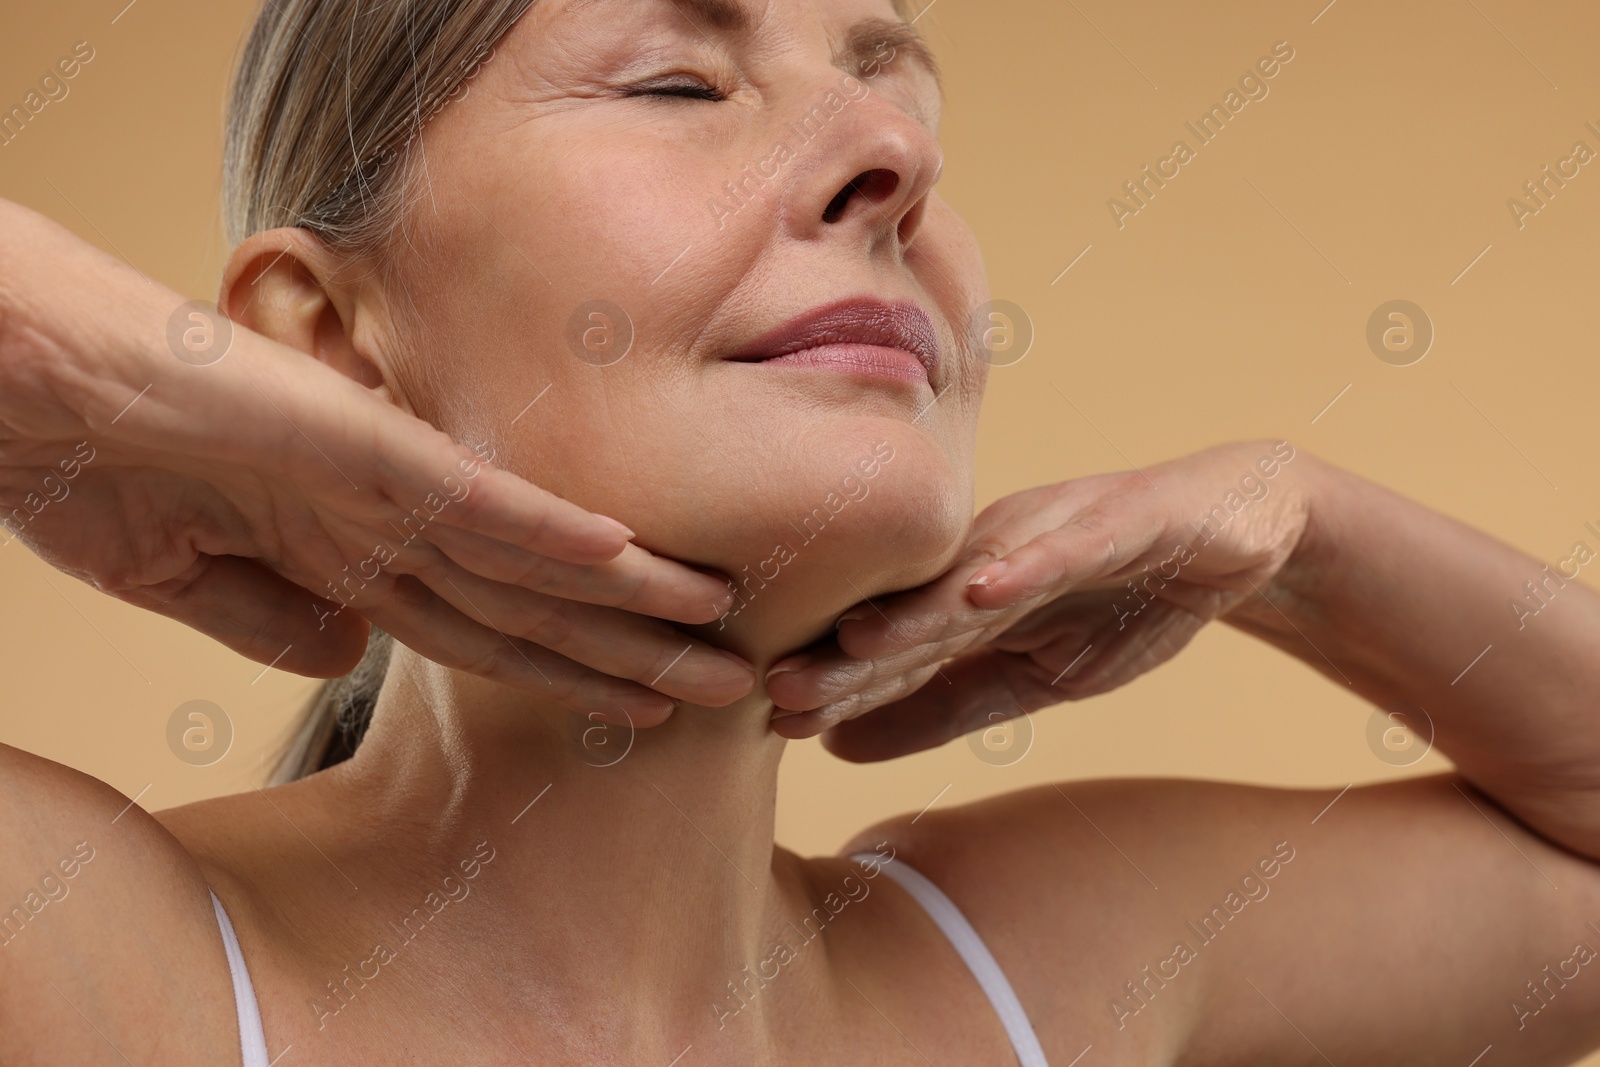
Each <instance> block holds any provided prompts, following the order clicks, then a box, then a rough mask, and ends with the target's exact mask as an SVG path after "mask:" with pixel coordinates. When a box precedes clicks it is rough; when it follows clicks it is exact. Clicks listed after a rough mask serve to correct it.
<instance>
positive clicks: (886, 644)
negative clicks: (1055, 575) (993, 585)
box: [774, 555, 1009, 666]
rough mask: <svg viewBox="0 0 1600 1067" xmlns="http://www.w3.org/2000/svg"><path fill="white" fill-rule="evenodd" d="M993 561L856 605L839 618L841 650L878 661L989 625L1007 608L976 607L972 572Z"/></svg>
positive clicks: (973, 563) (976, 561) (982, 560)
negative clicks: (970, 595)
mask: <svg viewBox="0 0 1600 1067" xmlns="http://www.w3.org/2000/svg"><path fill="white" fill-rule="evenodd" d="M992 560H993V557H992V555H985V556H981V557H976V558H973V559H971V560H969V561H968V562H966V563H965V564H957V565H955V566H954V567H952V568H951V569H950V570H948V571H946V572H945V573H944V574H943V575H941V576H940V577H938V578H936V579H935V580H934V581H932V582H930V583H928V584H927V585H924V586H921V587H919V588H916V589H912V590H908V591H906V592H904V593H898V594H895V595H894V596H888V597H883V598H881V599H879V600H877V601H870V600H869V601H865V602H863V603H861V604H858V605H856V606H855V607H854V608H852V609H851V610H850V611H847V612H846V613H845V614H844V615H843V616H841V617H840V620H839V623H838V626H837V630H838V639H839V645H840V647H841V648H843V649H844V650H845V651H846V652H848V653H849V654H850V655H852V656H855V657H857V658H859V659H876V658H879V657H881V656H885V655H888V654H890V653H893V652H900V651H905V650H907V649H912V648H918V647H924V648H926V647H928V646H932V645H936V644H938V643H939V642H942V641H947V640H949V639H951V638H954V637H960V636H962V635H963V634H967V633H971V632H972V631H973V630H976V629H979V628H981V627H984V626H987V625H990V624H991V623H992V621H993V619H994V617H995V614H996V612H997V610H1003V609H996V608H993V607H989V606H987V605H984V606H977V605H974V604H973V603H972V601H971V600H970V599H968V597H967V593H966V587H967V579H968V578H969V577H970V576H971V574H972V573H973V572H974V571H976V570H977V569H978V568H979V567H981V566H984V565H986V564H988V563H990V562H992ZM1007 607H1009V605H1007ZM774 666H776V664H774Z"/></svg>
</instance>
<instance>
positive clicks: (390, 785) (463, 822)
mask: <svg viewBox="0 0 1600 1067" xmlns="http://www.w3.org/2000/svg"><path fill="white" fill-rule="evenodd" d="M771 710H772V704H771V701H770V700H768V699H767V698H766V695H765V692H764V690H762V689H761V688H759V687H758V689H757V691H756V692H754V693H752V694H751V695H750V696H748V697H746V698H744V699H742V700H740V701H738V702H737V703H736V704H734V705H732V706H729V707H726V708H702V707H694V706H688V707H682V708H680V710H679V711H677V712H676V713H674V715H673V716H672V718H671V719H669V720H668V721H667V722H665V723H663V724H662V725H660V726H657V727H654V728H652V729H649V730H639V731H636V732H633V734H632V736H631V737H629V736H628V734H629V731H627V730H626V729H625V728H620V727H612V728H606V727H603V726H601V725H600V724H597V723H593V722H588V721H585V720H584V719H583V718H582V717H580V716H579V715H578V714H577V713H574V712H572V711H570V710H568V709H566V708H563V707H560V706H553V705H549V704H547V703H541V702H539V701H538V700H537V699H536V698H535V697H534V696H532V695H531V694H527V693H522V692H518V691H513V690H511V689H508V688H506V687H504V686H500V685H496V684H494V683H489V682H486V681H484V680H483V679H481V678H477V677H474V676H471V675H468V674H464V673H462V672H458V671H453V670H449V669H447V668H444V667H441V666H439V665H437V664H434V663H431V662H429V661H427V660H426V659H424V658H422V657H420V656H417V655H416V654H415V653H412V652H411V651H409V650H408V649H405V648H403V647H401V646H397V647H396V649H395V656H394V660H393V662H392V663H391V666H390V671H389V675H388V677H387V678H386V680H385V684H384V688H383V691H382V693H381V695H380V697H379V700H378V705H377V708H376V710H375V713H374V717H373V722H372V727H371V729H370V730H369V731H368V735H367V737H366V739H365V740H363V742H362V744H361V746H360V748H359V749H358V750H357V753H356V755H355V757H354V758H352V760H351V761H350V762H349V765H348V769H347V771H346V773H345V775H344V776H343V782H344V783H345V786H346V787H347V788H350V789H352V790H355V791H358V792H359V799H358V800H355V801H354V803H355V804H357V805H358V806H359V807H360V808H361V809H363V810H369V811H374V812H375V813H381V814H379V815H378V817H377V819H376V825H375V826H374V830H375V832H376V834H377V836H378V837H379V838H381V837H382V836H384V835H386V834H392V835H393V839H394V841H395V844H394V846H393V849H394V852H393V855H394V856H395V857H397V861H399V858H400V857H403V861H399V862H403V867H404V868H405V869H409V870H411V871H412V872H413V875H412V876H414V871H415V865H416V860H418V859H426V860H427V861H431V862H432V863H433V864H434V865H435V866H438V867H439V868H440V869H441V870H443V869H445V868H449V867H454V866H455V865H456V864H457V861H458V860H460V859H462V858H463V857H467V856H470V855H472V854H473V852H474V849H475V848H477V847H478V846H479V845H480V843H481V842H485V841H486V842H487V843H488V846H489V847H490V848H491V849H493V851H494V855H495V858H494V860H492V861H491V862H489V863H487V864H485V865H484V867H483V870H482V873H481V874H480V875H479V877H478V879H477V881H478V888H481V889H483V890H485V892H484V893H483V894H482V900H483V902H485V903H487V904H488V905H489V906H488V907H479V908H473V907H471V906H470V905H468V906H463V907H460V908H459V914H457V915H456V916H454V917H453V919H454V920H455V921H456V922H458V923H462V924H470V925H471V926H472V927H477V928H481V933H482V936H483V937H484V938H485V939H487V940H488V941H490V942H491V943H496V944H499V945H501V946H503V949H504V950H503V952H502V953H501V955H502V958H501V959H500V960H498V961H497V963H498V964H499V968H500V973H499V974H498V976H497V977H498V979H499V980H501V981H504V982H506V983H508V987H509V988H514V989H516V990H518V992H519V994H520V996H521V997H522V999H524V1000H525V1001H527V1002H528V1003H530V1004H537V1005H538V1007H539V1011H540V1012H541V1013H543V1015H544V1016H545V1017H548V1018H552V1019H556V1020H561V1019H567V1020H569V1022H570V1026H571V1027H573V1028H574V1029H575V1032H581V1033H583V1034H584V1035H585V1041H592V1040H596V1039H597V1036H596V1034H595V1028H596V1025H597V1023H596V1019H595V1015H594V1011H593V1006H594V1004H595V1003H617V1002H619V1001H618V998H619V997H622V998H623V1000H625V1002H627V1003H629V1004H630V1005H631V1007H630V1010H629V1012H627V1013H621V1015H620V1016H619V1017H618V1018H616V1019H615V1020H612V1021H609V1022H607V1023H605V1024H603V1025H605V1026H614V1027H616V1028H617V1032H615V1033H611V1034H608V1035H606V1036H604V1037H599V1038H598V1040H601V1041H602V1043H604V1044H607V1045H610V1046H611V1047H612V1048H613V1051H615V1050H616V1049H617V1048H618V1047H619V1046H620V1047H627V1048H630V1049H632V1050H634V1051H636V1052H638V1053H639V1054H644V1053H645V1052H646V1051H647V1050H648V1052H649V1053H651V1054H652V1055H653V1054H654V1052H655V1051H656V1042H658V1041H665V1042H666V1043H667V1044H671V1043H672V1042H673V1041H678V1047H677V1048H674V1049H672V1050H671V1051H670V1052H669V1054H668V1055H667V1056H666V1058H665V1059H664V1060H662V1062H667V1061H669V1060H670V1059H671V1058H672V1055H674V1054H676V1052H677V1051H678V1050H679V1049H681V1048H682V1046H683V1044H684V1043H685V1042H688V1041H693V1040H695V1039H696V1035H699V1036H700V1037H701V1038H706V1037H708V1033H707V1031H708V1028H709V1031H710V1032H711V1033H719V1031H718V1028H717V1027H716V1025H715V1021H716V1018H717V1014H716V1011H717V1009H716V1008H715V1007H714V1006H715V1005H717V1004H719V1003H725V1002H726V1000H727V997H728V995H729V994H728V988H729V983H732V982H737V981H738V980H740V979H741V977H743V975H744V974H746V973H747V972H746V971H745V968H746V967H747V966H754V965H755V964H756V963H757V961H759V960H761V959H762V958H763V957H764V956H765V955H767V954H768V952H769V950H770V947H771V945H770V942H771V941H772V939H773V931H774V930H776V929H781V928H784V927H785V926H786V925H787V924H788V923H790V922H792V921H794V917H795V916H797V915H804V914H807V913H808V912H809V911H810V909H811V908H812V907H813V905H814V904H815V899H814V897H815V893H816V890H815V887H814V886H812V885H811V884H810V882H809V881H808V880H807V877H806V874H805V871H804V869H803V867H802V865H801V863H800V862H799V861H798V860H797V859H796V858H795V857H794V856H793V855H792V854H790V853H788V852H786V851H785V850H782V849H778V848H777V847H776V846H775V843H774V837H773V835H774V826H775V819H776V797H777V772H778V764H779V760H780V758H781V756H782V754H783V750H784V746H785V744H786V742H785V741H784V740H783V739H782V738H781V737H778V736H777V735H776V734H773V733H772V732H771V730H770V729H769V727H768V723H769V720H770V714H771ZM418 840H421V841H422V842H423V844H421V845H420V846H419V845H418V843H417V842H418ZM373 847H374V849H375V851H376V850H381V848H382V847H383V846H382V843H381V841H374V842H373ZM419 849H420V855H419ZM457 853H459V855H457ZM396 874H397V877H407V875H403V874H401V873H400V870H399V869H397V872H396ZM814 959H815V961H816V962H817V964H818V965H819V966H822V965H824V964H823V960H824V959H825V957H824V954H822V953H817V954H816V956H815V957H814ZM801 981H803V980H801ZM763 1007H764V1005H763V1004H760V1003H754V1002H752V1003H751V1005H750V1009H751V1010H748V1011H742V1012H741V1013H740V1016H741V1018H740V1024H741V1025H740V1027H739V1033H740V1035H742V1036H740V1037H738V1038H730V1039H731V1040H739V1041H741V1042H750V1043H753V1044H754V1045H756V1046H765V1045H767V1044H768V1043H769V1042H770V1035H769V1034H768V1033H767V1032H766V1027H765V1026H764V1020H763V1016H764V1015H765V1012H764V1011H762V1008H763ZM622 1016H625V1017H622ZM559 1025H560V1024H559V1023H558V1026H559ZM552 1036H554V1035H552ZM680 1036H681V1037H682V1040H681V1041H679V1040H678V1038H679V1037H680ZM723 1036H724V1035H723V1033H719V1040H720V1039H721V1038H722V1037H723ZM752 1051H754V1050H752ZM641 1062H642V1061H641ZM752 1062H754V1061H752Z"/></svg>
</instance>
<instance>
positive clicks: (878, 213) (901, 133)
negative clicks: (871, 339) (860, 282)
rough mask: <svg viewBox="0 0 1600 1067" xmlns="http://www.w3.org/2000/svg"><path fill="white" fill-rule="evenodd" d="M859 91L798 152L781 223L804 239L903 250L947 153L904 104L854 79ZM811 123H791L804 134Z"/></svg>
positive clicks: (816, 112)
mask: <svg viewBox="0 0 1600 1067" xmlns="http://www.w3.org/2000/svg"><path fill="white" fill-rule="evenodd" d="M850 83H854V86H855V89H856V91H855V92H854V93H851V94H848V95H847V94H844V93H839V92H835V93H834V94H833V95H834V96H835V98H836V99H837V100H841V101H843V104H842V106H840V107H839V110H838V112H837V113H835V114H831V118H829V120H828V122H827V124H826V125H825V126H823V127H822V128H821V129H820V130H819V131H818V132H817V133H816V134H815V136H813V137H812V138H811V140H810V141H808V142H807V143H805V144H804V145H803V146H802V147H801V148H800V150H799V152H798V153H797V155H798V156H799V163H800V166H799V167H798V168H797V169H796V171H795V172H794V173H793V175H792V178H791V181H790V182H789V184H788V186H787V187H786V189H785V190H784V199H783V205H782V208H781V209H780V210H781V215H782V223H783V225H784V227H785V229H786V230H787V231H788V232H789V233H790V235H791V236H793V237H795V238H797V239H800V240H817V239H821V238H825V237H845V238H846V239H855V240H858V241H861V242H862V243H864V244H865V245H866V246H867V247H869V248H870V249H874V250H876V249H879V248H881V247H882V246H884V245H886V244H887V245H891V246H892V248H893V250H894V251H895V252H897V253H903V252H904V251H905V250H906V249H907V248H908V247H909V246H910V245H911V243H912V241H914V240H915V239H916V236H917V232H918V230H919V229H920V228H921V226H922V220H923V216H924V214H925V212H926V209H927V201H928V195H929V194H930V193H931V192H932V190H933V187H934V184H935V183H936V182H937V181H938V180H939V172H940V170H941V169H942V168H943V166H944V156H943V153H941V152H940V150H939V142H938V141H937V139H935V137H934V135H933V133H932V132H931V131H930V130H929V129H928V128H927V127H926V126H924V125H923V124H922V123H921V122H919V121H917V120H916V119H914V118H912V117H911V116H910V115H909V114H907V113H906V112H905V111H903V110H902V109H901V108H899V107H898V106H896V105H895V104H893V103H891V102H890V101H888V100H886V99H885V98H883V97H882V96H880V95H879V94H877V93H875V92H872V91H871V90H870V89H869V88H868V87H867V84H866V82H864V81H861V80H859V79H854V78H850V79H847V80H846V84H847V85H848V84H850ZM819 114H830V112H829V111H828V110H827V109H826V108H823V107H819V108H817V109H814V110H813V111H812V112H810V113H809V114H808V115H807V117H806V118H807V120H808V122H807V123H801V124H795V123H791V124H790V126H789V128H790V130H791V131H793V132H794V133H795V135H796V137H797V138H798V136H800V135H802V134H803V133H805V132H808V129H809V124H810V123H814V122H815V118H816V116H817V115H819Z"/></svg>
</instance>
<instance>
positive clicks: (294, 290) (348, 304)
mask: <svg viewBox="0 0 1600 1067" xmlns="http://www.w3.org/2000/svg"><path fill="white" fill-rule="evenodd" d="M341 266H343V264H342V262H341V261H340V260H339V258H338V257H336V256H335V255H334V254H333V253H332V252H330V251H329V250H328V248H327V246H325V245H324V244H323V243H322V241H320V240H319V239H318V238H317V237H316V235H315V234H312V233H311V232H310V231H308V230H302V229H287V228H286V229H278V230H267V231H264V232H262V233H256V234H251V235H250V236H249V237H247V238H245V239H244V240H243V241H241V242H240V243H239V246H238V247H237V248H235V249H234V250H233V254H232V256H230V257H229V259H228V266H227V269H226V270H225V271H224V272H223V276H222V291H221V298H220V299H219V300H218V305H219V307H221V309H222V311H223V313H224V314H226V315H227V317H228V318H229V319H230V320H232V321H233V322H235V323H238V324H239V325H240V326H243V327H245V328H246V329H249V330H253V331H255V332H256V333H259V334H261V335H262V336H264V337H268V338H270V339H272V340H274V341H277V342H279V343H280V344H285V345H289V346H290V347H292V348H297V349H299V350H300V351H302V352H304V353H306V354H307V355H309V356H312V357H314V358H316V359H318V360H321V361H322V362H323V363H326V364H327V365H328V366H330V367H332V368H333V369H334V370H337V371H338V372H339V373H341V374H344V375H346V376H347V377H349V378H351V379H353V380H354V381H356V382H357V383H359V384H361V385H364V386H366V387H367V388H369V389H376V390H379V391H381V392H383V393H384V394H385V395H386V396H387V394H388V393H389V389H388V388H387V384H388V383H387V375H386V374H385V372H384V369H383V368H382V367H380V366H379V365H378V364H377V363H376V362H375V361H374V360H373V358H371V356H369V355H368V354H366V353H364V352H362V351H360V349H359V348H358V347H357V345H356V344H355V342H354V337H355V316H356V309H357V306H358V301H357V292H356V288H355V286H354V285H353V284H351V285H346V284H342V283H340V282H338V281H337V280H336V279H337V278H338V277H339V275H340V273H341V271H340V268H341Z"/></svg>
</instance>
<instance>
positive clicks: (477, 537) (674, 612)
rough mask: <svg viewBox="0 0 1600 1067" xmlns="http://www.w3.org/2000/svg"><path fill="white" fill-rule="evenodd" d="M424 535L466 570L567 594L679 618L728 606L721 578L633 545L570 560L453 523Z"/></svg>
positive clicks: (705, 616) (705, 617)
mask: <svg viewBox="0 0 1600 1067" xmlns="http://www.w3.org/2000/svg"><path fill="white" fill-rule="evenodd" d="M427 539H428V540H429V541H430V542H431V543H432V544H433V545H434V546H435V547H437V548H438V549H439V550H440V551H441V552H443V553H444V554H445V555H447V556H449V557H450V559H452V560H454V561H455V562H456V563H457V564H459V565H460V566H461V567H462V568H464V569H465V570H467V571H470V572H472V573H474V574H479V575H482V576H483V577H485V578H490V579H493V580H494V581H497V582H502V583H504V584H506V585H512V586H521V587H522V588H524V589H530V590H533V591H535V592H539V593H548V594H549V595H551V596H558V597H562V598H564V599H567V600H579V601H582V602H584V603H586V604H602V605H606V606H608V607H615V608H623V609H625V610H627V611H632V612H637V613H638V614H640V615H651V616H655V617H656V618H661V619H671V620H673V621H674V622H684V623H700V622H712V621H715V620H716V619H718V618H720V617H721V616H722V615H723V613H725V612H726V611H727V610H728V609H729V608H731V607H732V606H733V599H734V597H733V590H732V588H731V587H730V586H729V584H728V582H727V581H726V580H725V579H721V578H716V577H713V576H711V575H709V574H705V573H703V572H701V571H697V570H694V569H693V568H691V567H687V566H685V565H684V564H682V563H679V562H677V561H676V560H671V559H667V558H665V557H662V556H655V555H652V554H651V553H649V552H647V551H645V550H644V549H642V548H640V547H638V546H637V545H628V546H627V547H626V548H624V549H623V550H622V552H621V554H620V555H618V556H617V557H616V558H615V559H610V560H606V561H604V562H602V563H593V564H573V563H569V562H566V561H565V560H560V559H554V558H551V557H549V556H543V555H539V554H538V553H535V552H529V551H528V550H527V549H524V548H520V547H518V546H516V545H512V544H508V543H507V542H505V541H502V540H497V539H495V538H493V537H488V536H486V535H484V534H480V533H476V532H474V531H472V530H463V529H459V528H457V527H450V526H435V527H433V528H430V529H429V530H428V532H427Z"/></svg>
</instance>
